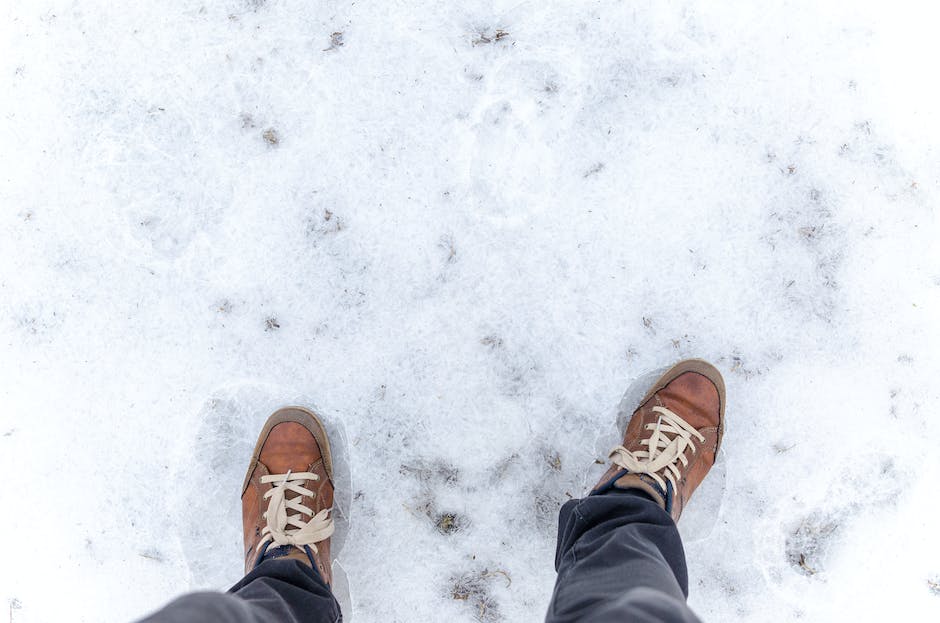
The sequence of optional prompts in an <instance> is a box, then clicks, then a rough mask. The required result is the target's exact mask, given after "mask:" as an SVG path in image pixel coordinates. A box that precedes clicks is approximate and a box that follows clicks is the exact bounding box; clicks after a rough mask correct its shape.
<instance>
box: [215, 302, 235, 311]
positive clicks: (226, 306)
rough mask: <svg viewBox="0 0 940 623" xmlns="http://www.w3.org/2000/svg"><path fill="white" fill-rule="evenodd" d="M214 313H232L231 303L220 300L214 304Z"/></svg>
mask: <svg viewBox="0 0 940 623" xmlns="http://www.w3.org/2000/svg"><path fill="white" fill-rule="evenodd" d="M215 311H216V312H218V313H220V314H227V313H229V312H231V311H232V302H231V301H230V300H228V299H222V300H221V301H219V302H218V303H216V304H215Z"/></svg>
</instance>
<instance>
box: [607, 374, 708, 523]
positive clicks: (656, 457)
mask: <svg viewBox="0 0 940 623" xmlns="http://www.w3.org/2000/svg"><path fill="white" fill-rule="evenodd" d="M724 417H725V382H724V379H722V378H721V373H720V372H718V370H717V369H716V368H715V367H714V366H713V365H711V364H710V363H707V362H705V361H702V360H701V359H687V360H685V361H680V362H679V363H677V364H676V365H674V366H673V367H672V368H670V369H669V370H668V371H667V372H666V373H665V374H663V375H662V376H661V377H660V378H659V380H658V381H656V382H655V383H654V384H653V386H652V387H650V389H649V391H647V392H646V395H645V396H644V397H643V400H642V401H641V402H640V406H639V408H637V410H636V411H634V413H633V417H632V418H631V419H630V423H629V424H628V425H627V430H626V432H624V436H623V445H622V446H617V447H616V448H614V449H613V450H611V452H610V459H611V460H612V462H613V465H611V466H610V469H608V470H607V472H606V473H605V474H604V475H603V476H602V477H601V479H600V482H598V484H597V486H595V487H594V490H593V493H603V492H605V491H607V490H609V489H611V488H616V489H640V490H642V491H645V492H646V493H647V494H649V495H650V496H652V498H653V499H654V500H655V501H656V502H658V503H659V505H660V506H662V507H663V508H664V509H665V510H666V512H668V513H669V514H670V515H672V518H673V520H675V521H678V520H679V515H681V514H682V509H683V508H685V505H686V503H688V501H689V498H690V497H691V496H692V493H693V492H694V491H695V489H696V488H697V487H698V486H699V485H700V484H701V482H702V480H703V479H704V478H705V475H706V474H707V473H708V470H709V469H711V466H712V465H713V464H714V462H715V456H716V455H717V454H718V448H719V446H720V445H721V437H722V435H723V434H724V432H725V427H724Z"/></svg>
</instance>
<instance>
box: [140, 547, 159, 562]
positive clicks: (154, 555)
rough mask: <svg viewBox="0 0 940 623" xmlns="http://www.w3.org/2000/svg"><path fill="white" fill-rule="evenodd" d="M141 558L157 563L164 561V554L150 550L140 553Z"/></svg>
mask: <svg viewBox="0 0 940 623" xmlns="http://www.w3.org/2000/svg"><path fill="white" fill-rule="evenodd" d="M140 556H141V558H146V559H147V560H153V561H156V562H163V561H164V557H163V553H162V552H161V551H160V550H156V549H148V550H147V551H144V552H140Z"/></svg>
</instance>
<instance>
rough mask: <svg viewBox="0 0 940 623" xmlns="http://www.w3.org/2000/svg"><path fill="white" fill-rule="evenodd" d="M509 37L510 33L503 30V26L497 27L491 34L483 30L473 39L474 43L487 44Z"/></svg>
mask: <svg viewBox="0 0 940 623" xmlns="http://www.w3.org/2000/svg"><path fill="white" fill-rule="evenodd" d="M507 37H509V33H508V32H506V31H505V30H503V29H502V28H497V29H496V32H495V33H493V34H489V33H487V32H481V33H478V34H477V38H476V39H474V40H473V45H474V46H478V45H485V44H487V43H497V42H499V41H502V40H503V39H506V38H507Z"/></svg>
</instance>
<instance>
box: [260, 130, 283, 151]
mask: <svg viewBox="0 0 940 623" xmlns="http://www.w3.org/2000/svg"><path fill="white" fill-rule="evenodd" d="M261 138H263V139H264V142H265V143H267V144H268V145H271V146H272V147H273V146H275V145H278V144H279V143H280V142H281V137H280V135H278V133H277V130H275V129H274V128H268V129H267V130H265V131H264V132H262V133H261Z"/></svg>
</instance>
